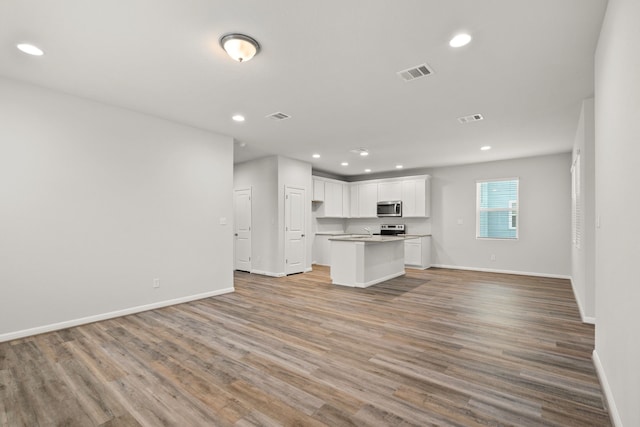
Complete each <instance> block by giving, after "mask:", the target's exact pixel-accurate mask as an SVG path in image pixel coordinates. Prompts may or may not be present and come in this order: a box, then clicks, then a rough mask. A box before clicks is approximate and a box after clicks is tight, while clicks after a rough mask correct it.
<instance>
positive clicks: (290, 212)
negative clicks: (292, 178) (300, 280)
mask: <svg viewBox="0 0 640 427" xmlns="http://www.w3.org/2000/svg"><path fill="white" fill-rule="evenodd" d="M284 238H285V244H284V248H285V249H284V258H285V274H295V273H303V272H304V270H305V260H306V253H307V248H306V244H305V242H306V240H305V189H304V188H298V187H288V186H285V188H284Z"/></svg>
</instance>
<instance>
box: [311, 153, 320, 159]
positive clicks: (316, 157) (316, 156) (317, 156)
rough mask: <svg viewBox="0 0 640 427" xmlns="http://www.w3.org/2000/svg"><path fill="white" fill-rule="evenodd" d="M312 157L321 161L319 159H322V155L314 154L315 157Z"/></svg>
mask: <svg viewBox="0 0 640 427" xmlns="http://www.w3.org/2000/svg"><path fill="white" fill-rule="evenodd" d="M311 157H313V158H314V159H319V158H320V154H317V153H316V154H314V155H313V156H311Z"/></svg>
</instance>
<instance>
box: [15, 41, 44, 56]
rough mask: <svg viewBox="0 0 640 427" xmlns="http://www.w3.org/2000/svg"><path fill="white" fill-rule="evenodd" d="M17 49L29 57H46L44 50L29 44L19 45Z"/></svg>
mask: <svg viewBox="0 0 640 427" xmlns="http://www.w3.org/2000/svg"><path fill="white" fill-rule="evenodd" d="M16 47H17V48H18V49H20V51H22V52H24V53H26V54H27V55H33V56H42V55H44V51H43V50H42V49H40V48H39V47H38V46H34V45H32V44H29V43H20V44H17V45H16Z"/></svg>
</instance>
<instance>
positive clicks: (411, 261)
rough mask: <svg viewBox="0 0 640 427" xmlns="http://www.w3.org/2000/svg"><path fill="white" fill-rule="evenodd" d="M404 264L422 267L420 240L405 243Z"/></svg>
mask: <svg viewBox="0 0 640 427" xmlns="http://www.w3.org/2000/svg"><path fill="white" fill-rule="evenodd" d="M404 263H405V264H406V265H416V266H419V265H422V243H421V242H420V239H408V240H405V241H404Z"/></svg>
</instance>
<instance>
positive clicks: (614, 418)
mask: <svg viewBox="0 0 640 427" xmlns="http://www.w3.org/2000/svg"><path fill="white" fill-rule="evenodd" d="M592 360H593V365H594V366H595V368H596V373H597V374H598V379H599V380H600V385H601V386H602V391H604V398H605V399H606V401H607V406H608V409H609V418H611V423H612V424H613V425H614V427H623V426H622V419H621V418H620V413H619V412H618V407H617V406H616V402H615V400H613V393H612V392H611V386H609V381H607V375H606V374H605V372H604V368H603V367H602V362H601V361H600V356H598V352H597V351H596V350H593V357H592Z"/></svg>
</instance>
